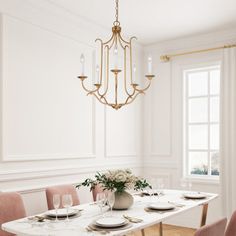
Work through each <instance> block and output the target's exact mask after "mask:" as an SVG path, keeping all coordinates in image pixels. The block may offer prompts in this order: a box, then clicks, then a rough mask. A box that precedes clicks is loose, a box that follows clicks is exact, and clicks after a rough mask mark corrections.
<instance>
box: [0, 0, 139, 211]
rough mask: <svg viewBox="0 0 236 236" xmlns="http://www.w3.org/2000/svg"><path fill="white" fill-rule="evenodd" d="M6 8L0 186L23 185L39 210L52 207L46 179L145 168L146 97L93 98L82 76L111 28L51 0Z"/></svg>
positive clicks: (0, 77) (30, 204)
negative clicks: (118, 103)
mask: <svg viewBox="0 0 236 236" xmlns="http://www.w3.org/2000/svg"><path fill="white" fill-rule="evenodd" d="M0 13H1V17H0V20H1V25H0V26H1V51H0V52H1V74H0V81H1V83H0V88H1V100H0V102H1V103H0V104H1V113H0V114H1V116H0V117H1V123H0V128H1V155H0V191H12V190H16V191H20V192H21V193H22V195H23V197H24V200H25V204H26V208H27V212H28V214H33V213H37V212H41V211H44V210H45V209H46V201H45V194H44V189H45V187H46V186H48V185H53V184H61V183H76V182H79V181H82V180H83V179H85V177H88V176H93V175H94V173H95V171H99V170H106V169H110V168H127V167H129V168H131V169H133V170H134V171H135V172H136V173H141V171H142V167H141V162H142V160H141V151H142V145H141V137H142V135H141V132H142V128H141V127H142V122H141V121H142V113H141V103H140V99H139V98H138V99H137V100H136V101H135V102H134V103H133V104H132V105H129V107H128V108H126V107H124V108H121V110H120V111H118V112H117V111H115V110H112V109H111V108H105V107H104V106H103V105H101V104H100V103H98V102H95V100H94V99H93V98H92V97H87V96H86V93H85V91H84V90H83V89H82V87H81V83H80V81H79V80H78V79H77V78H76V77H77V76H78V75H79V73H80V62H79V59H80V54H81V53H82V52H83V53H84V54H85V57H86V73H87V75H88V76H89V78H90V79H91V77H92V75H93V71H92V65H93V64H94V56H93V55H94V50H95V46H96V45H95V43H94V40H95V38H96V37H98V36H101V38H103V37H105V39H106V38H107V37H108V36H109V35H110V33H111V32H110V31H107V30H105V29H103V28H99V27H98V26H94V25H91V24H90V23H89V22H86V21H85V20H84V19H80V18H78V17H75V16H73V15H70V14H69V13H68V12H65V11H64V10H62V9H60V8H56V7H55V6H52V5H50V2H49V1H43V0H42V1H33V0H29V1H28V0H27V1H19V0H9V1H4V0H1V1H0ZM137 48H138V49H137V50H138V53H137V54H138V60H137V62H136V63H137V64H138V65H141V64H142V63H140V60H141V58H142V57H141V56H142V50H141V47H138V46H137ZM140 72H141V71H140ZM88 84H89V82H88ZM88 196H89V197H88ZM80 198H81V201H82V202H84V201H88V200H89V199H91V195H90V194H89V193H88V192H86V191H85V190H83V191H82V192H81V191H80Z"/></svg>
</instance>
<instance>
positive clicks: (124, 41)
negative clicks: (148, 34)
mask: <svg viewBox="0 0 236 236" xmlns="http://www.w3.org/2000/svg"><path fill="white" fill-rule="evenodd" d="M118 34H119V38H120V39H121V41H122V42H123V43H125V44H128V45H130V42H128V41H126V40H124V39H123V38H122V36H121V34H120V33H118ZM132 38H133V37H132Z"/></svg>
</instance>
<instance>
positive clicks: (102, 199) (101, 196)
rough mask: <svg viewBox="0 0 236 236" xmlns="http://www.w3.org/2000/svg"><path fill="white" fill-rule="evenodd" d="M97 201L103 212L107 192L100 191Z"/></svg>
mask: <svg viewBox="0 0 236 236" xmlns="http://www.w3.org/2000/svg"><path fill="white" fill-rule="evenodd" d="M96 202H97V204H98V206H99V208H100V211H101V214H102V208H103V207H104V206H105V204H106V194H105V193H104V192H101V193H98V194H97V196H96Z"/></svg>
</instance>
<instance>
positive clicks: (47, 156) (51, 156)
mask: <svg viewBox="0 0 236 236" xmlns="http://www.w3.org/2000/svg"><path fill="white" fill-rule="evenodd" d="M5 19H6V23H9V22H12V21H13V22H14V23H17V22H19V24H21V23H23V25H30V27H33V28H35V29H37V30H40V31H42V32H47V35H48V33H49V35H52V37H54V36H55V35H56V36H58V34H57V33H56V32H54V31H52V30H48V29H46V28H44V27H40V26H38V25H34V24H31V23H29V22H26V21H24V20H22V19H19V18H15V17H12V16H9V15H5V14H1V31H2V27H4V28H5V30H4V33H5V31H6V30H7V27H8V25H5ZM1 36H2V37H1V46H2V45H3V44H4V45H5V43H6V42H5V41H4V40H7V39H6V38H4V37H7V35H6V36H5V35H3V34H1ZM59 37H60V38H61V39H66V40H71V38H69V37H67V36H64V35H59ZM75 41H76V42H77V43H78V45H80V47H81V42H79V41H77V40H75ZM68 42H69V41H68ZM84 46H85V47H86V48H87V47H88V46H87V45H86V44H84ZM93 50H94V48H91V52H92V51H93ZM92 54H93V53H92ZM4 56H5V55H4V54H3V51H2V47H1V59H2V60H3V59H4V58H3V57H4ZM93 56H94V55H93ZM2 64H4V63H1V66H2ZM1 71H3V70H1ZM4 77H5V76H4V74H3V73H1V90H3V89H4V88H5V86H6V85H4V88H3V84H4V81H5V80H6V78H4ZM76 85H78V86H80V84H78V83H76ZM80 88H81V87H78V89H80ZM4 94H5V95H4ZM1 95H2V97H1V108H2V109H1V110H2V115H1V117H3V120H1V124H2V127H1V131H2V132H1V140H2V148H1V150H2V153H1V156H2V158H1V159H2V162H20V161H28V160H31V161H41V160H58V159H77V158H81V159H86V158H88V159H90V158H95V155H96V153H95V149H96V139H95V137H96V117H95V112H96V111H95V110H96V108H95V100H94V98H93V99H92V101H91V116H92V118H91V127H92V131H91V134H89V135H90V136H91V140H92V144H91V148H90V150H89V152H88V153H65V154H59V153H58V154H57V153H43V154H24V153H21V154H19V155H18V154H14V155H13V154H8V153H7V152H6V147H7V142H6V137H7V132H8V131H7V130H6V128H5V127H6V122H8V119H7V117H6V111H7V110H6V109H7V107H8V105H7V104H6V102H7V99H6V98H5V97H4V96H6V92H5V91H4V90H3V92H2V93H1ZM81 96H84V94H83V95H81Z"/></svg>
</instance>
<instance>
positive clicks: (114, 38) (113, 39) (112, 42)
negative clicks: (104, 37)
mask: <svg viewBox="0 0 236 236" xmlns="http://www.w3.org/2000/svg"><path fill="white" fill-rule="evenodd" d="M115 41H116V37H115V34H114V33H113V37H112V41H110V42H111V44H110V45H109V43H110V42H109V43H107V44H104V45H105V46H108V48H109V50H110V49H111V48H112V47H113V45H114V43H115Z"/></svg>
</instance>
